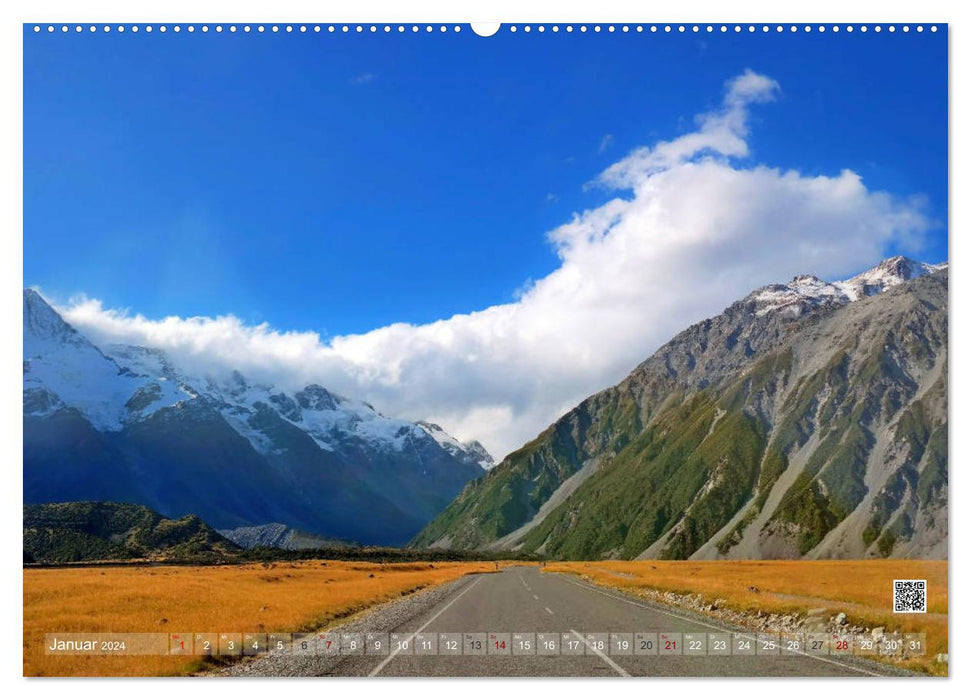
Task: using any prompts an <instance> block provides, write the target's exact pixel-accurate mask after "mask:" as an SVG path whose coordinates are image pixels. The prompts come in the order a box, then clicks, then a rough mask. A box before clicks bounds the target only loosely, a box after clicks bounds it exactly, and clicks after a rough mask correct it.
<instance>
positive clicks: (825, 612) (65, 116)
mask: <svg viewBox="0 0 971 700" xmlns="http://www.w3.org/2000/svg"><path fill="white" fill-rule="evenodd" d="M269 26H270V25H267V27H269ZM436 26H437V25H436ZM606 26H607V25H604V27H606ZM760 26H761V25H760ZM914 26H916V25H914ZM927 26H928V27H930V26H931V25H927ZM280 27H285V28H284V29H283V30H282V31H276V32H274V30H272V29H271V30H270V31H265V32H264V31H263V27H262V25H252V26H250V25H230V24H226V25H215V24H213V25H205V26H203V25H181V26H180V27H179V28H178V32H176V27H175V25H168V26H167V27H166V31H165V32H162V31H161V25H155V26H153V27H152V30H151V31H149V28H148V25H138V26H137V27H136V26H135V25H131V27H130V28H129V30H128V31H125V32H122V31H114V32H100V31H97V32H83V31H81V32H73V31H66V32H47V31H34V29H33V25H30V26H25V27H24V254H23V255H24V261H23V267H24V283H23V292H22V293H23V613H24V622H23V626H24V629H23V654H24V656H23V673H24V676H31V677H33V676H150V677H155V676H207V677H209V676H219V677H229V676H259V677H266V676H313V677H317V676H367V677H373V676H420V677H435V676H466V677H468V676H473V677H493V676H503V677H505V676H538V677H559V676H577V677H591V676H605V677H606V676H616V677H649V676H689V677H695V676H718V677H722V676H755V677H760V676H777V677H797V676H798V677H804V676H868V677H870V676H938V677H940V676H947V675H948V559H949V503H948V497H949V491H948V484H949V440H948V429H949V428H948V425H949V420H948V418H949V353H948V337H949V336H948V334H949V328H948V321H949V287H948V280H949V275H950V272H951V268H950V261H949V245H948V218H947V217H948V209H947V204H948V200H947V196H948V179H947V174H948V152H947V148H948V143H947V133H948V131H947V127H948V122H947V109H948V92H947V27H946V26H945V25H939V26H937V27H936V28H935V29H934V30H933V31H930V30H929V29H928V31H923V30H921V31H920V32H918V31H914V32H909V31H908V32H907V33H906V36H905V35H904V34H905V33H904V32H899V33H898V32H893V33H891V32H889V31H880V32H878V31H875V30H871V31H869V32H868V33H867V34H866V36H865V37H863V36H861V34H862V32H859V31H858V32H856V33H851V32H849V31H843V32H835V31H830V32H822V31H812V32H810V31H806V32H790V31H783V28H782V27H781V26H780V27H779V30H778V31H776V30H775V29H774V27H775V25H772V28H770V26H769V25H766V28H765V31H759V32H755V31H754V30H753V32H750V33H749V32H742V31H739V32H732V31H728V29H727V28H726V31H724V32H719V31H717V30H713V31H711V32H710V33H705V32H698V33H697V34H695V33H693V32H686V33H683V34H680V33H678V32H668V33H666V32H663V31H661V32H655V33H653V34H652V32H651V30H650V26H649V25H644V26H638V25H630V26H626V25H624V26H621V25H617V27H616V28H615V27H613V26H611V27H610V28H609V29H608V30H607V31H599V30H600V27H597V29H596V30H594V31H587V26H586V25H583V26H582V29H581V25H569V28H568V25H557V26H556V27H555V28H554V27H553V25H549V26H542V27H540V26H539V25H530V26H527V25H520V26H519V27H518V29H517V28H516V27H510V26H507V25H503V26H502V27H501V28H500V30H499V31H497V32H496V33H495V34H494V35H493V36H489V37H485V36H479V35H478V34H476V33H475V31H473V30H472V29H470V28H469V27H468V26H467V25H461V26H458V25H456V26H451V25H448V26H443V27H441V31H429V32H424V31H417V30H418V26H417V25H416V26H415V29H416V31H411V29H410V25H409V26H408V27H405V26H401V27H400V30H399V27H398V25H388V26H387V28H386V29H385V27H384V25H380V26H378V25H376V26H375V27H374V28H373V30H369V29H368V28H367V27H361V28H360V29H361V31H360V34H359V35H358V32H356V31H351V30H348V31H347V32H344V31H342V30H341V27H340V25H338V26H336V27H334V28H330V27H329V25H320V26H315V25H306V26H302V25H293V26H292V27H287V26H286V25H280ZM590 27H593V25H590ZM136 29H138V31H136ZM189 29H192V31H191V32H190V31H189ZM197 29H198V31H196V30H197ZM277 29H280V28H277ZM431 29H432V27H431V25H429V30H431ZM615 29H617V31H615ZM210 30H212V31H210ZM864 39H865V40H864ZM662 66H663V67H664V68H663V70H662V69H661V68H660V67H662Z"/></svg>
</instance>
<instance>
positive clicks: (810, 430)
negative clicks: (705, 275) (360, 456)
mask: <svg viewBox="0 0 971 700" xmlns="http://www.w3.org/2000/svg"><path fill="white" fill-rule="evenodd" d="M947 280H948V270H947V264H946V263H944V264H940V265H928V264H925V263H920V262H915V261H913V260H909V259H907V258H903V257H895V258H890V259H887V260H884V261H883V262H881V263H880V264H879V265H878V266H876V267H875V268H873V269H871V270H868V271H866V272H864V273H862V274H860V275H857V276H856V277H853V278H852V279H849V280H846V281H843V282H835V283H829V282H825V281H823V280H821V279H819V278H817V277H814V276H810V275H805V276H799V277H796V278H794V279H793V280H792V281H791V282H789V283H788V284H774V285H769V286H766V287H763V288H761V289H758V290H756V291H754V292H753V293H751V294H750V295H748V296H747V297H745V298H744V299H742V300H740V301H737V302H735V303H733V304H732V305H731V306H729V307H728V308H727V309H725V310H724V311H723V312H722V313H721V314H720V315H718V316H716V317H714V318H710V319H708V320H705V321H702V322H700V323H697V324H695V325H693V326H691V327H690V328H688V329H687V330H685V331H683V332H682V333H680V334H678V335H677V336H676V337H675V338H673V339H672V340H671V341H670V342H668V343H667V344H665V345H664V346H663V347H661V348H660V349H659V350H657V352H655V353H654V354H653V355H652V356H651V357H650V358H648V359H647V360H645V361H644V362H643V363H642V364H641V365H639V366H638V367H637V368H636V369H634V371H633V372H632V373H631V374H630V375H629V376H628V377H627V378H626V379H624V380H623V381H621V382H620V383H619V384H617V385H616V386H614V387H611V388H608V389H606V390H604V391H601V392H599V393H597V394H594V395H593V396H591V397H589V398H587V399H586V400H584V401H583V402H582V403H580V404H579V405H578V406H577V407H576V408H574V409H573V410H571V411H569V412H568V413H567V414H566V415H564V416H562V417H561V418H560V419H559V420H557V421H556V422H555V423H553V425H551V426H549V427H548V428H547V429H546V430H544V431H543V432H542V433H541V434H540V435H539V436H538V437H536V438H535V439H534V440H532V441H531V442H529V443H528V444H526V445H525V446H523V447H522V448H520V449H519V450H517V451H515V452H513V453H512V454H510V455H509V456H507V457H506V458H505V459H504V460H503V461H502V462H501V463H500V464H499V465H497V466H496V467H494V468H493V469H491V470H490V471H489V472H488V473H487V474H483V475H481V476H480V477H479V478H477V479H475V480H473V481H471V482H469V484H467V485H466V486H465V488H464V489H463V490H462V492H461V493H460V494H459V495H458V497H457V498H456V499H455V500H454V501H453V502H452V503H451V504H450V505H449V506H448V507H447V508H446V509H445V510H444V511H443V512H442V513H441V514H439V515H438V517H436V518H435V519H434V520H433V521H432V522H431V523H430V524H429V525H428V526H427V527H425V528H424V529H423V530H422V532H421V533H420V534H419V535H418V536H417V537H415V538H414V540H413V541H412V544H413V545H415V546H424V547H429V546H430V547H442V548H453V549H494V550H517V551H520V552H526V553H536V554H539V555H543V556H548V557H553V558H565V559H603V558H626V559H632V558H666V559H687V558H702V559H712V558H735V559H762V558H800V557H806V558H865V557H913V558H947V488H948V487H947V476H948V461H947V454H948V452H947V444H948V442H947V429H948V428H947V386H948V384H947V382H948V365H947V360H948V356H947V333H948V288H947Z"/></svg>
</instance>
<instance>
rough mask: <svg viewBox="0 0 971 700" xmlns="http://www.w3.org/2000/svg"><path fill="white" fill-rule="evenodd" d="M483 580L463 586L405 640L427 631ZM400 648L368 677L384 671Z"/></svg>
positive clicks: (477, 579) (478, 578) (476, 580)
mask: <svg viewBox="0 0 971 700" xmlns="http://www.w3.org/2000/svg"><path fill="white" fill-rule="evenodd" d="M481 580H482V577H481V576H479V577H477V578H475V579H474V580H473V581H472V583H470V584H469V585H468V586H466V587H465V588H463V589H462V592H461V593H459V594H458V595H457V596H455V597H454V598H452V599H451V600H450V601H449V602H448V605H446V606H445V607H444V608H442V609H441V610H439V611H438V612H437V613H435V614H434V615H432V616H431V617H430V618H428V620H427V621H426V622H425V624H424V625H422V626H421V627H419V628H418V629H416V630H415V631H414V632H412V634H411V636H410V637H408V639H407V640H405V641H409V642H410V641H411V640H412V639H414V638H415V635H416V634H418V633H419V632H424V631H425V628H426V627H428V625H430V624H432V623H433V622H434V621H435V620H436V619H437V618H438V616H439V615H441V614H442V613H443V612H445V611H446V610H448V609H449V608H450V607H452V606H453V605H455V601H457V600H458V599H459V598H461V597H462V596H464V595H465V594H466V593H468V592H469V591H471V590H472V588H474V587H475V584H477V583H478V582H479V581H481ZM399 650H400V647H399V648H398V649H395V650H394V651H392V652H391V653H390V654H389V655H388V656H386V657H385V658H384V659H383V660H382V661H381V663H379V664H378V665H377V666H375V667H374V670H372V671H371V672H370V673H369V674H368V677H369V678H372V677H374V676H376V675H378V674H379V673H381V671H382V669H384V667H385V666H387V665H388V664H389V663H391V659H393V658H394V657H396V656H397V655H398V651H399Z"/></svg>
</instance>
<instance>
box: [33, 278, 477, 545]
mask: <svg viewBox="0 0 971 700" xmlns="http://www.w3.org/2000/svg"><path fill="white" fill-rule="evenodd" d="M23 371H24V443H25V446H24V484H25V485H24V497H25V502H45V501H55V500H109V499H110V500H125V501H130V502H135V503H141V504H144V505H147V506H150V507H152V508H155V509H156V510H159V511H161V512H163V513H165V514H166V515H168V516H170V517H178V516H180V515H183V514H185V513H189V512H193V513H196V514H198V515H199V516H200V517H202V518H203V519H204V520H206V521H207V522H210V523H212V524H213V525H214V526H217V527H226V528H231V527H239V526H247V525H261V524H265V523H267V522H281V523H286V524H287V525H289V526H292V527H298V528H300V529H301V530H304V531H307V532H310V533H316V534H319V535H323V536H328V537H335V538H341V539H349V540H355V541H360V542H368V543H380V544H396V543H401V542H404V541H407V540H408V539H409V537H411V535H413V534H414V533H415V532H417V530H418V529H419V528H420V527H421V525H422V524H423V523H424V522H427V521H428V520H429V519H430V518H431V517H433V516H434V515H435V514H436V513H437V512H438V510H440V509H441V508H442V507H444V505H445V504H446V503H448V501H449V500H450V499H451V498H452V497H453V496H455V495H456V494H457V493H458V491H459V490H461V488H462V487H463V486H464V485H465V483H466V482H467V481H469V480H470V479H473V478H475V477H476V476H480V475H481V474H482V473H483V469H485V468H488V467H489V466H491V464H492V459H491V457H489V455H488V453H487V452H486V451H485V450H484V449H483V448H482V446H481V445H479V444H478V443H477V442H471V443H468V444H463V443H460V442H459V441H457V440H456V439H455V438H453V437H452V436H450V435H448V434H447V433H446V432H445V431H444V430H442V429H441V428H439V427H438V426H434V429H432V428H430V427H429V426H430V425H431V424H423V423H422V424H415V423H410V422H407V421H403V420H398V419H394V418H389V417H386V416H384V415H382V414H381V413H379V412H378V411H377V410H375V409H374V407H372V406H371V405H370V404H367V403H365V402H363V401H357V400H353V399H349V398H346V397H343V396H338V395H336V394H334V393H331V392H329V391H328V390H327V389H325V388H323V387H321V386H318V385H316V384H311V385H309V386H306V387H304V388H303V389H300V390H299V391H295V392H287V391H283V390H281V389H279V388H277V387H273V386H270V385H266V384H260V383H252V382H249V381H247V379H246V378H245V377H244V376H243V375H241V374H240V373H239V372H233V373H231V374H229V375H228V376H225V377H213V376H192V375H190V374H188V373H186V372H183V371H181V370H180V369H179V368H178V367H176V366H175V365H174V364H173V363H172V362H171V361H170V359H169V358H167V357H166V355H165V354H164V353H163V352H161V351H159V350H157V349H154V348H144V347H134V346H129V345H109V346H106V347H104V348H99V347H97V346H96V345H94V344H93V343H91V342H90V341H89V340H88V339H87V338H85V337H84V336H83V335H82V334H81V333H79V332H78V331H77V330H76V329H74V328H72V327H71V326H70V325H69V324H67V323H65V322H64V320H63V319H62V318H61V317H60V316H59V315H58V314H57V312H56V311H55V310H54V309H52V308H51V307H50V305H48V304H47V302H46V301H44V299H43V298H42V297H41V296H40V295H39V294H38V293H37V292H35V291H33V290H29V289H28V290H24V368H23Z"/></svg>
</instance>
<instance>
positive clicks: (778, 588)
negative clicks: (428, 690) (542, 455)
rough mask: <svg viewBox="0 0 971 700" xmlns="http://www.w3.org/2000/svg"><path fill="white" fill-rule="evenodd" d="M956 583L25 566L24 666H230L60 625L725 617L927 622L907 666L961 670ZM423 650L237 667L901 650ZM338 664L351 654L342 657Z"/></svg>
mask: <svg viewBox="0 0 971 700" xmlns="http://www.w3.org/2000/svg"><path fill="white" fill-rule="evenodd" d="M497 569H500V570H501V571H499V572H498V574H499V575H495V576H482V575H481V574H496V573H497ZM901 578H917V579H926V580H927V590H928V594H929V595H928V612H927V614H922V615H913V614H912V615H901V614H898V615H894V614H892V612H891V591H892V586H893V580H894V579H901ZM571 582H572V585H571ZM947 586H948V578H947V562H945V561H901V560H874V561H701V562H695V561H634V562H631V561H602V562H555V563H550V564H548V565H546V566H544V567H537V566H531V565H522V564H521V563H520V564H519V565H518V566H512V565H511V563H500V564H498V565H497V564H496V563H495V562H472V563H468V562H454V563H453V562H435V563H426V562H417V563H403V564H377V563H365V562H342V561H306V562H294V563H289V562H278V563H261V564H246V565H235V566H142V565H137V566H130V567H109V566H106V567H84V568H71V567H65V568H59V569H58V568H54V569H26V570H25V571H24V635H23V640H24V642H23V643H24V667H23V670H24V675H25V676H80V675H84V676H159V675H190V674H196V673H200V672H201V673H207V674H208V673H212V672H216V671H218V670H219V667H220V666H225V665H226V663H228V662H226V661H223V660H219V659H217V660H210V661H207V660H204V659H203V658H201V657H178V656H115V657H92V656H49V655H46V654H45V653H44V644H45V636H44V635H45V634H48V633H53V632H92V633H95V632H109V631H110V632H153V633H174V632H182V633H188V632H200V631H206V632H210V633H211V632H228V631H233V632H313V631H319V630H339V629H344V628H347V627H348V625H350V627H352V628H354V629H353V630H352V631H360V630H364V631H377V632H389V631H399V632H402V633H406V634H414V633H415V632H416V631H417V632H421V631H423V630H425V631H427V632H428V633H437V632H459V631H463V630H464V631H472V628H475V630H477V631H481V632H488V631H490V630H501V631H505V632H516V631H520V632H521V631H527V632H537V633H538V632H543V631H545V632H558V633H564V634H566V633H571V634H573V635H577V634H578V633H577V632H574V631H573V630H579V631H583V632H610V631H618V632H628V631H634V632H636V631H646V632H680V631H687V632H692V631H698V630H701V631H706V630H708V628H712V629H715V628H717V629H718V630H721V631H724V630H738V631H768V630H772V631H774V632H779V631H782V632H786V631H793V632H830V633H832V632H834V631H838V632H840V633H845V634H854V635H859V634H862V635H867V636H871V637H872V638H874V639H884V638H890V637H891V636H893V635H896V634H906V633H923V634H925V635H926V642H927V644H926V653H925V654H924V655H923V656H920V657H915V658H910V659H904V660H898V661H897V663H898V665H900V666H903V667H904V668H905V669H907V670H910V671H916V672H918V673H930V674H934V675H946V674H947V662H946V654H947V651H948V641H947V633H948V627H947V611H948V603H947V600H948V599H947ZM612 590H613V591H617V592H619V593H611V591H612ZM419 591H420V593H419ZM412 594H416V595H412ZM638 601H642V602H638ZM679 610H680V611H682V612H679ZM638 616H640V617H638ZM534 618H535V619H534ZM561 618H562V619H561ZM706 621H707V622H706ZM419 623H421V627H420V628H419V627H418V626H417V625H419ZM433 623H434V624H433ZM355 625H356V627H355ZM497 625H498V626H497ZM561 627H562V629H560V628H561ZM627 627H631V629H630V630H627V629H626V628H627ZM682 627H684V630H682ZM358 628H360V629H358ZM385 628H387V629H385ZM426 628H427V629H426ZM480 628H481V629H480ZM513 628H516V629H513ZM527 628H528V629H527ZM539 628H543V629H539ZM547 628H548V629H547ZM578 638H579V637H578ZM385 658H387V657H385ZM410 658H411V657H407V658H406V657H402V658H392V659H388V661H382V660H381V659H380V658H377V657H371V656H365V657H360V658H358V657H346V658H345V657H343V656H341V657H338V658H334V659H332V658H329V657H324V656H319V657H318V656H309V657H299V656H297V657H293V658H290V657H287V658H282V659H281V658H277V657H276V656H275V655H273V654H271V655H265V656H264V655H261V656H259V657H257V658H256V659H250V660H244V661H243V663H240V664H233V665H231V666H229V667H228V668H225V669H223V672H228V673H231V674H233V675H236V674H240V673H242V674H247V675H249V674H256V675H330V674H337V675H359V674H360V675H375V674H376V673H378V672H380V673H381V675H468V674H472V675H479V674H481V675H540V676H543V675H577V674H579V675H584V674H586V675H598V674H604V673H605V674H607V675H611V674H612V673H616V674H617V675H658V674H660V675H737V674H742V675H778V676H785V675H803V674H808V675H832V674H833V673H845V672H854V673H855V672H857V671H859V672H860V673H863V674H867V673H869V674H870V675H873V673H877V674H878V675H882V674H881V672H880V671H879V668H880V667H881V666H882V668H884V669H888V667H887V666H886V665H881V664H880V663H877V662H879V661H886V659H878V658H871V659H858V658H856V657H854V658H852V659H846V660H845V662H844V661H839V662H837V661H834V662H833V663H823V662H820V661H809V660H805V659H804V660H802V661H798V660H796V661H793V660H791V659H790V660H786V658H785V657H783V658H781V659H778V660H776V661H771V662H770V661H769V660H766V659H764V658H762V657H760V658H759V659H750V660H748V661H746V659H745V658H742V657H739V658H734V657H732V659H730V660H718V659H717V658H714V657H712V658H708V659H706V660H700V661H695V660H691V659H688V657H687V656H686V657H685V659H684V660H677V659H669V660H666V661H665V663H663V664H660V665H658V663H657V662H652V661H650V660H649V659H648V658H646V657H645V658H641V659H640V660H638V659H636V658H634V659H626V660H625V659H623V658H621V659H619V660H618V659H610V660H602V661H601V660H599V659H598V658H597V657H596V656H590V655H587V657H586V659H585V661H581V660H580V659H579V658H578V657H572V658H571V657H568V656H563V657H562V658H558V659H552V658H545V659H544V658H541V657H540V656H537V657H533V658H526V657H521V658H518V659H513V660H510V661H502V660H501V659H499V658H496V657H491V656H490V657H488V658H481V659H478V658H476V659H470V658H467V657H461V658H454V659H451V660H450V659H448V658H445V657H441V658H439V657H436V658H427V659H424V660H422V659H419V658H417V657H416V658H414V660H409V659H410ZM653 658H656V657H653ZM389 661H390V662H391V663H390V665H388V662H389ZM611 662H612V663H611ZM335 663H337V664H338V666H335V667H333V668H331V667H332V666H334V664H335ZM591 663H592V665H591ZM645 664H646V665H645ZM766 664H768V666H767V665H766ZM773 664H774V665H773ZM847 664H849V665H848V666H847ZM867 664H869V669H870V670H867V668H868V666H867ZM618 669H619V670H618ZM888 671H889V669H888Z"/></svg>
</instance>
